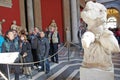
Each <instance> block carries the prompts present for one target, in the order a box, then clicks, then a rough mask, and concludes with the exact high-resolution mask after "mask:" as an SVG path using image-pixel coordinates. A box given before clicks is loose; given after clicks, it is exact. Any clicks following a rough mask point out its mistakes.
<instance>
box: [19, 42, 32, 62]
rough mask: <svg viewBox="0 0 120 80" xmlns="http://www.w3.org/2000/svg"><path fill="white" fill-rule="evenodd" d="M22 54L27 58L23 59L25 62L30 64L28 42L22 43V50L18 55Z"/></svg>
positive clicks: (30, 55) (30, 54)
mask: <svg viewBox="0 0 120 80" xmlns="http://www.w3.org/2000/svg"><path fill="white" fill-rule="evenodd" d="M24 53H27V56H26V57H24V61H25V62H32V61H33V57H32V53H31V45H30V43H29V42H22V48H21V52H20V54H21V55H22V56H23V54H24Z"/></svg>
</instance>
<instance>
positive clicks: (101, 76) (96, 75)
mask: <svg viewBox="0 0 120 80" xmlns="http://www.w3.org/2000/svg"><path fill="white" fill-rule="evenodd" d="M80 80H114V69H113V70H111V71H103V70H99V69H88V68H83V67H80Z"/></svg>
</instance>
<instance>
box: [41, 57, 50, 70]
mask: <svg viewBox="0 0 120 80" xmlns="http://www.w3.org/2000/svg"><path fill="white" fill-rule="evenodd" d="M44 59H46V58H45V57H44V56H40V61H41V60H42V62H40V65H41V67H42V68H41V70H45V71H46V72H49V71H50V64H49V60H48V59H46V60H45V61H43V60H44Z"/></svg>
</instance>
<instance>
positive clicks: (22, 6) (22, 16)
mask: <svg viewBox="0 0 120 80" xmlns="http://www.w3.org/2000/svg"><path fill="white" fill-rule="evenodd" d="M19 4H20V21H21V26H20V27H21V28H22V29H26V22H25V0H19Z"/></svg>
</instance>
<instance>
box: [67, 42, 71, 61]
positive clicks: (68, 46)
mask: <svg viewBox="0 0 120 80" xmlns="http://www.w3.org/2000/svg"><path fill="white" fill-rule="evenodd" d="M67 49H68V61H70V43H69V41H68V42H67Z"/></svg>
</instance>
